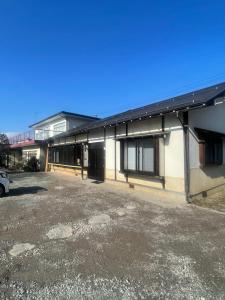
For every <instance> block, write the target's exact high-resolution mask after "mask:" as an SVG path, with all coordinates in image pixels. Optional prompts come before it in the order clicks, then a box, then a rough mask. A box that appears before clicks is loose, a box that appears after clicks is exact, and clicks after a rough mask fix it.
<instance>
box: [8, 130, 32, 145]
mask: <svg viewBox="0 0 225 300" xmlns="http://www.w3.org/2000/svg"><path fill="white" fill-rule="evenodd" d="M31 140H34V131H27V132H23V133H20V134H17V135H15V136H12V137H10V138H9V144H10V145H13V144H19V143H22V142H25V141H31Z"/></svg>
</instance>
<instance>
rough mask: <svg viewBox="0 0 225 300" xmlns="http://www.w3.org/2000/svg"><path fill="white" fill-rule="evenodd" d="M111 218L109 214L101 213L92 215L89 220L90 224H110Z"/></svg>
mask: <svg viewBox="0 0 225 300" xmlns="http://www.w3.org/2000/svg"><path fill="white" fill-rule="evenodd" d="M110 221H111V218H110V216H109V215H106V214H101V215H97V216H94V217H91V218H90V219H89V221H88V223H89V224H90V225H99V224H110Z"/></svg>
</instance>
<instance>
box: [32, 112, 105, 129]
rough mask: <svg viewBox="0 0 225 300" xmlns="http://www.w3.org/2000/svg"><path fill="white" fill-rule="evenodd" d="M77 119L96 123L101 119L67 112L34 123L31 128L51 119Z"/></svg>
mask: <svg viewBox="0 0 225 300" xmlns="http://www.w3.org/2000/svg"><path fill="white" fill-rule="evenodd" d="M58 116H59V117H77V118H80V119H88V120H93V121H96V120H99V118H97V117H92V116H87V115H81V114H76V113H72V112H67V111H60V112H58V113H56V114H54V115H51V116H49V117H47V118H45V119H42V120H41V121H39V122H37V123H34V124H32V125H30V126H29V127H33V126H36V125H38V124H41V123H43V122H46V121H48V120H50V119H53V118H55V117H58Z"/></svg>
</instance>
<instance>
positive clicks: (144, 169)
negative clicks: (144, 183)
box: [121, 137, 159, 175]
mask: <svg viewBox="0 0 225 300" xmlns="http://www.w3.org/2000/svg"><path fill="white" fill-rule="evenodd" d="M158 165H159V151H158V139H156V138H152V137H148V138H138V139H127V140H125V141H122V142H121V170H123V171H125V172H134V173H142V174H150V175H159V174H158V173H159V172H158Z"/></svg>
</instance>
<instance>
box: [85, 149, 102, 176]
mask: <svg viewBox="0 0 225 300" xmlns="http://www.w3.org/2000/svg"><path fill="white" fill-rule="evenodd" d="M104 161H105V155H104V143H93V144H88V177H89V178H92V179H95V180H98V181H104V168H105V166H104Z"/></svg>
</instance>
